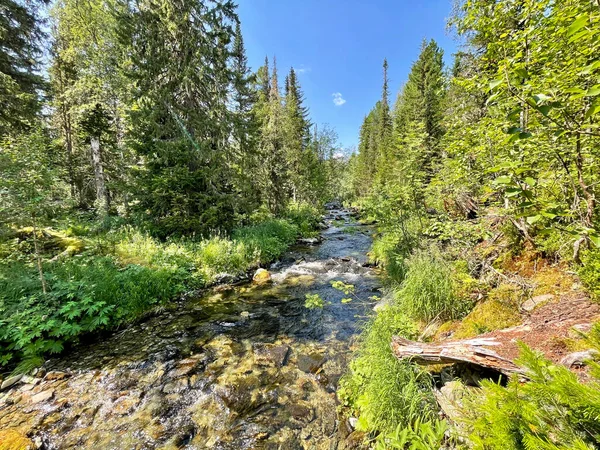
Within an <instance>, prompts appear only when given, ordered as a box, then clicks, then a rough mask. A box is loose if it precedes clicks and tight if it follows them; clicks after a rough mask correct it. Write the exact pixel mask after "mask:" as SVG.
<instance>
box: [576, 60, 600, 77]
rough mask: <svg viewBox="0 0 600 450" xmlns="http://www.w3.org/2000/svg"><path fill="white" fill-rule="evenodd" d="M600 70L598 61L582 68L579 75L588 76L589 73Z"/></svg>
mask: <svg viewBox="0 0 600 450" xmlns="http://www.w3.org/2000/svg"><path fill="white" fill-rule="evenodd" d="M598 68H600V60H598V61H594V62H593V63H591V64H589V65H588V66H586V67H584V69H583V70H582V71H581V72H579V73H580V74H581V75H588V74H589V73H591V72H593V71H594V70H596V69H598Z"/></svg>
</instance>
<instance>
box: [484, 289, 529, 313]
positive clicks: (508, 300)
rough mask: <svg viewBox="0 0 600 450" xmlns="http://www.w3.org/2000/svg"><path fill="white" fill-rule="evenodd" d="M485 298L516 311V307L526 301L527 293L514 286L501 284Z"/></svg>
mask: <svg viewBox="0 0 600 450" xmlns="http://www.w3.org/2000/svg"><path fill="white" fill-rule="evenodd" d="M487 298H488V300H496V301H498V302H500V303H502V304H504V305H507V306H509V307H513V308H515V309H516V308H517V307H518V305H520V304H521V303H522V302H523V301H524V300H525V299H527V292H526V291H525V290H523V289H521V288H520V287H518V286H515V285H514V284H508V283H502V284H500V285H499V286H498V287H496V288H494V289H492V290H490V292H488V296H487Z"/></svg>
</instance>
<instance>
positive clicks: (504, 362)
mask: <svg viewBox="0 0 600 450" xmlns="http://www.w3.org/2000/svg"><path fill="white" fill-rule="evenodd" d="M494 345H500V344H499V342H498V341H496V340H495V339H493V338H479V339H468V340H462V341H449V342H443V343H440V344H428V343H426V342H415V341H410V340H408V339H404V338H402V337H400V336H393V337H392V343H391V346H392V351H393V352H394V355H395V356H396V358H398V359H400V360H402V359H410V360H412V361H414V362H416V363H417V364H420V365H429V364H452V363H457V362H462V363H470V364H474V365H477V366H481V367H485V368H487V369H492V370H496V371H498V372H500V373H503V374H504V375H511V374H513V373H518V374H520V375H523V376H524V375H525V373H524V371H523V369H521V368H520V367H518V366H517V365H516V364H515V363H514V362H512V361H511V360H510V359H506V358H503V357H502V356H500V355H498V354H497V353H496V352H494V351H493V350H490V349H488V348H485V347H487V346H494Z"/></svg>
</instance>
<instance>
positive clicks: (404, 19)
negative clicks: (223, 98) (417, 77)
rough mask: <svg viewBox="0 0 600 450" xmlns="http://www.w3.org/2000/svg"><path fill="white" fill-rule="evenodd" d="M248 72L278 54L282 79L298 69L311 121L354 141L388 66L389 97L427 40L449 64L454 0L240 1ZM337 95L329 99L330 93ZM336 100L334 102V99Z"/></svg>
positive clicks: (348, 143) (453, 47) (347, 144)
mask: <svg viewBox="0 0 600 450" xmlns="http://www.w3.org/2000/svg"><path fill="white" fill-rule="evenodd" d="M238 3H239V8H238V14H239V16H240V20H241V23H242V32H243V35H244V40H245V44H246V51H247V54H248V59H249V62H250V65H251V66H252V68H253V70H255V69H256V68H257V67H259V66H260V65H261V64H262V63H263V61H264V58H265V55H268V56H269V59H270V60H271V61H272V56H273V55H276V56H277V66H278V70H279V74H280V79H279V81H280V84H281V83H282V82H283V79H284V77H285V73H286V72H287V71H288V70H289V68H290V66H293V67H294V68H295V69H296V70H297V71H298V72H299V79H300V83H301V86H302V89H303V90H304V94H305V97H306V102H307V106H308V107H309V108H310V112H311V117H312V119H313V121H314V122H315V123H318V124H322V123H328V124H329V125H331V126H332V127H333V128H335V129H336V131H337V133H338V135H339V138H340V143H341V145H342V146H344V147H351V146H354V145H356V144H357V143H358V131H359V128H360V125H361V123H362V120H363V118H364V116H365V115H366V114H367V113H368V112H369V110H370V109H371V108H372V107H373V105H374V104H375V102H376V101H377V100H378V99H379V98H380V96H381V83H382V63H383V58H384V57H387V59H388V63H389V66H390V67H389V78H390V93H391V96H392V98H391V101H392V102H393V101H394V100H395V98H396V94H397V92H398V90H399V88H400V86H401V85H402V84H403V82H404V81H405V80H406V78H407V76H408V72H409V70H410V66H411V64H412V63H413V62H414V60H415V59H416V58H417V56H418V54H419V48H420V45H421V41H422V40H423V39H424V38H427V39H435V40H436V41H437V42H438V44H439V45H440V46H441V47H442V48H443V49H444V51H445V61H446V63H447V64H448V63H450V62H451V55H452V53H454V52H455V51H456V46H457V44H456V42H455V41H454V38H453V37H452V36H451V35H450V34H449V33H448V32H447V30H446V19H447V18H448V17H449V16H450V12H451V6H452V0H412V1H410V0H371V1H369V0H238ZM335 93H339V94H341V98H340V96H336V97H334V95H333V94H335ZM336 98H337V99H338V100H337V103H338V105H336V104H334V100H335V99H336Z"/></svg>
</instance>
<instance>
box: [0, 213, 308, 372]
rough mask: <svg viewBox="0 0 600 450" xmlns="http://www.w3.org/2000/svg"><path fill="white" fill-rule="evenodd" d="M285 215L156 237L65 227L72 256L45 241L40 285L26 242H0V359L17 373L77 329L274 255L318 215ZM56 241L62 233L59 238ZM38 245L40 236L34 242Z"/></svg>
mask: <svg viewBox="0 0 600 450" xmlns="http://www.w3.org/2000/svg"><path fill="white" fill-rule="evenodd" d="M287 216H288V217H289V218H288V219H274V218H270V219H267V220H266V221H263V222H260V223H255V224H253V225H250V226H247V227H243V228H240V229H237V230H235V231H234V232H233V233H232V235H231V237H227V236H220V235H217V236H214V237H211V238H209V239H203V240H193V239H185V238H174V239H167V240H166V241H161V240H159V239H157V238H155V237H152V236H150V235H149V234H147V233H144V232H142V231H140V230H139V229H137V228H134V227H132V226H129V225H123V224H122V223H119V224H117V225H116V228H112V227H113V225H114V224H113V225H111V224H108V225H106V228H103V229H102V230H100V229H98V228H97V227H90V226H77V225H75V226H73V225H70V226H69V228H68V229H67V230H66V231H65V232H61V233H57V232H55V231H52V232H48V233H46V234H47V236H50V237H53V238H56V236H58V235H60V236H62V235H63V234H64V235H67V234H68V235H71V234H75V232H76V234H77V236H78V238H77V241H78V242H81V245H80V247H78V251H77V252H78V253H79V254H78V255H75V256H73V255H68V256H61V255H59V257H57V258H55V257H54V256H55V254H56V253H57V252H58V251H60V250H62V249H60V248H59V249H58V250H56V249H55V248H57V246H55V245H52V246H47V251H48V253H46V254H44V255H43V256H44V260H45V261H44V262H43V265H42V267H43V271H44V279H45V282H46V285H47V292H46V293H43V292H42V286H41V282H40V279H39V273H38V269H37V267H35V265H34V264H33V259H32V258H31V255H30V254H29V253H28V251H29V250H30V249H29V247H30V246H29V245H25V244H24V243H23V242H25V243H26V241H22V240H19V238H18V237H17V238H14V237H11V239H10V240H5V242H4V243H3V245H2V251H3V254H4V256H5V257H6V258H5V262H4V263H3V264H2V265H0V366H6V365H10V366H12V367H13V368H14V367H15V366H16V369H17V370H18V371H20V372H27V371H28V370H29V369H30V368H31V366H32V365H36V364H39V362H40V360H41V359H40V357H41V356H43V355H47V354H53V353H54V354H56V353H60V352H61V351H62V350H63V349H64V348H65V346H66V345H68V344H70V343H72V342H75V341H77V340H78V339H79V338H80V336H81V335H83V334H87V333H92V332H97V331H101V330H107V329H111V328H114V327H116V326H118V325H120V324H123V323H126V322H130V321H133V320H135V319H137V318H139V317H140V316H142V315H144V314H145V313H146V312H148V311H149V310H151V309H153V308H155V307H157V306H159V305H161V304H164V303H165V302H168V301H169V300H172V299H174V298H176V297H177V296H179V295H180V294H181V293H183V292H184V291H186V290H192V289H197V288H201V287H203V286H206V285H208V284H211V283H213V282H214V281H215V280H216V278H217V276H218V275H219V274H223V273H227V274H230V275H234V276H238V275H243V274H244V273H245V272H247V271H248V270H249V269H254V268H257V267H259V266H260V265H262V264H265V263H267V262H269V261H272V260H274V259H276V258H278V257H280V256H281V255H282V254H283V253H284V252H285V251H286V250H287V249H288V248H289V246H290V245H291V244H293V243H294V242H295V241H296V239H297V238H298V237H299V235H301V233H303V232H308V231H310V230H311V227H313V226H314V225H315V224H316V223H318V218H319V217H320V216H319V214H318V211H317V210H316V209H314V208H308V207H303V206H298V205H296V206H294V207H293V208H291V209H290V211H289V212H288V213H287ZM63 240H64V239H63ZM42 243H43V242H42Z"/></svg>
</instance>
